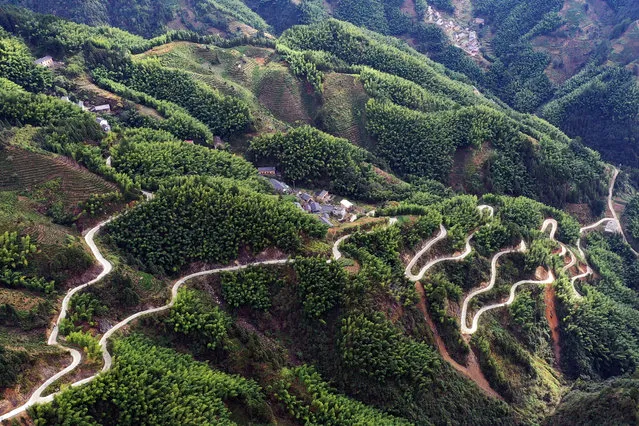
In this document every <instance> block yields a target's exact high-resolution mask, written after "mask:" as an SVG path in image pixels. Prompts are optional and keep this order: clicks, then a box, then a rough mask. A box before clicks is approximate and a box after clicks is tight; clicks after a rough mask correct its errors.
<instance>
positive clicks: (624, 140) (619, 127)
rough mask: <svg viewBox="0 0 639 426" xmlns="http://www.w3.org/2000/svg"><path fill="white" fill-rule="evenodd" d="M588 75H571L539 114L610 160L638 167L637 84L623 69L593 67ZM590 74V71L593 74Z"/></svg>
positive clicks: (638, 109)
mask: <svg viewBox="0 0 639 426" xmlns="http://www.w3.org/2000/svg"><path fill="white" fill-rule="evenodd" d="M592 73H597V74H596V75H595V76H592V77H590V76H589V75H585V77H584V78H581V76H579V75H578V76H576V77H574V80H575V81H574V84H571V83H572V82H571V81H570V80H569V81H568V82H567V83H566V85H569V88H568V89H567V90H566V91H565V94H563V96H561V97H557V98H556V99H555V100H553V101H552V102H550V103H549V104H548V105H546V106H545V107H544V108H543V111H542V115H543V117H544V118H546V119H547V120H548V121H550V122H551V123H553V124H555V125H558V126H560V127H561V128H562V129H563V130H564V131H565V132H566V133H567V134H568V135H570V136H573V137H576V136H579V137H580V138H581V139H582V140H583V141H584V143H585V144H586V145H588V146H591V147H593V148H595V149H597V150H599V151H601V152H602V155H603V156H604V158H606V159H609V160H610V161H615V162H620V163H624V164H628V165H631V166H633V167H636V166H637V164H638V163H637V161H636V152H637V150H636V147H635V145H636V142H637V134H638V132H639V119H637V116H638V114H639V86H638V85H637V82H636V78H635V77H634V76H633V75H632V74H631V73H630V72H629V71H627V70H625V69H623V68H612V69H603V70H596V69H594V70H593V71H592ZM592 73H591V74H592Z"/></svg>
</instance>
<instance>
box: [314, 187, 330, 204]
mask: <svg viewBox="0 0 639 426" xmlns="http://www.w3.org/2000/svg"><path fill="white" fill-rule="evenodd" d="M315 199H316V200H317V201H319V202H320V203H326V202H328V201H330V199H331V196H330V194H329V193H328V191H324V190H322V191H317V192H316V193H315Z"/></svg>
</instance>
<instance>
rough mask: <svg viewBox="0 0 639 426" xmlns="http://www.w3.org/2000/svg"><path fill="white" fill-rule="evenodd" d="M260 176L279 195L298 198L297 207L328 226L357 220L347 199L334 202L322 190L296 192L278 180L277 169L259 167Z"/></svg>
mask: <svg viewBox="0 0 639 426" xmlns="http://www.w3.org/2000/svg"><path fill="white" fill-rule="evenodd" d="M257 170H258V172H259V173H260V175H262V176H264V177H266V178H268V181H269V183H270V184H271V186H272V187H273V189H274V190H275V192H277V193H279V194H286V195H293V196H295V198H297V201H296V202H295V205H296V206H297V207H299V208H300V209H302V210H304V211H306V212H308V213H311V214H315V215H317V217H318V218H319V220H321V221H322V222H323V223H325V224H326V225H328V226H334V225H335V224H334V223H333V221H334V220H336V221H338V222H345V221H349V222H352V221H354V220H355V219H357V215H356V214H355V205H354V204H353V203H351V202H350V201H348V200H347V199H342V200H340V201H339V202H336V201H335V200H334V198H335V197H334V196H333V195H331V194H329V193H328V191H326V190H320V191H317V192H315V193H314V194H309V193H308V192H304V191H295V190H293V189H292V188H291V187H290V186H289V185H287V184H286V183H284V182H282V181H280V180H277V179H276V177H277V176H278V173H277V170H276V168H275V167H258V169H257Z"/></svg>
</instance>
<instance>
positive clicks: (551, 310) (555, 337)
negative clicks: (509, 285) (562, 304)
mask: <svg viewBox="0 0 639 426" xmlns="http://www.w3.org/2000/svg"><path fill="white" fill-rule="evenodd" d="M555 300H556V296H555V288H554V287H553V285H552V284H548V285H546V288H545V290H544V302H545V304H546V320H547V321H548V326H549V327H550V336H551V338H552V351H553V354H554V355H555V368H559V366H560V365H561V362H560V361H561V340H560V339H561V335H560V333H559V317H558V316H557V307H556V305H555Z"/></svg>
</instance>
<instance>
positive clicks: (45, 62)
mask: <svg viewBox="0 0 639 426" xmlns="http://www.w3.org/2000/svg"><path fill="white" fill-rule="evenodd" d="M33 63H34V64H36V65H41V66H43V67H45V68H49V67H52V66H53V58H52V57H51V56H49V55H47V56H45V57H43V58H40V59H36V60H35V61H34V62H33Z"/></svg>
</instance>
